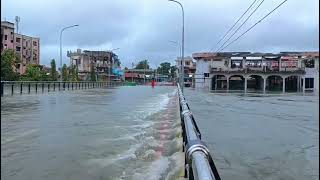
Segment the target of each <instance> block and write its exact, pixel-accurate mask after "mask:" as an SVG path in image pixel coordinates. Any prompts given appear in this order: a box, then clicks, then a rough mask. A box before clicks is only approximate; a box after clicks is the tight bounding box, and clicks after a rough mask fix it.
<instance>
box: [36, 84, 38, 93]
mask: <svg viewBox="0 0 320 180" xmlns="http://www.w3.org/2000/svg"><path fill="white" fill-rule="evenodd" d="M37 92H38V83H37V82H36V93H37Z"/></svg>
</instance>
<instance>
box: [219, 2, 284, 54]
mask: <svg viewBox="0 0 320 180" xmlns="http://www.w3.org/2000/svg"><path fill="white" fill-rule="evenodd" d="M286 1H287V0H284V1H283V2H282V3H280V4H279V5H278V6H277V7H275V8H274V9H273V10H272V11H270V12H269V13H268V14H267V15H265V16H264V17H263V18H261V19H260V20H259V21H257V22H256V23H255V24H254V25H253V26H251V27H250V28H249V29H247V30H246V31H245V32H243V33H242V34H241V35H240V36H238V37H237V38H236V39H234V40H233V41H231V42H230V43H229V44H227V45H226V46H225V47H223V48H222V49H221V51H222V50H224V49H225V48H227V47H228V46H229V45H231V44H232V43H234V42H235V41H237V40H238V39H239V38H241V37H242V36H243V35H245V34H246V33H247V32H249V31H250V30H251V29H253V28H254V27H255V26H256V25H257V24H259V23H260V22H261V21H263V20H264V19H265V18H266V17H268V16H269V15H270V14H271V13H273V12H274V11H275V10H276V9H278V8H279V7H280V6H282V5H283V4H284V3H285V2H286Z"/></svg>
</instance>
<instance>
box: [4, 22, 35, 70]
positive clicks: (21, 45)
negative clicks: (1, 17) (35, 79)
mask: <svg viewBox="0 0 320 180" xmlns="http://www.w3.org/2000/svg"><path fill="white" fill-rule="evenodd" d="M1 38H2V39H1V52H2V51H3V50H5V49H13V50H15V52H16V53H17V54H18V56H19V57H20V61H21V62H20V63H19V64H16V72H17V73H19V74H25V73H26V69H27V66H28V65H29V64H37V65H39V64H40V39H39V38H36V37H31V36H26V35H23V34H18V33H14V23H11V22H8V21H1Z"/></svg>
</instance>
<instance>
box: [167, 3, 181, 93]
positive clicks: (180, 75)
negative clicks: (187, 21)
mask: <svg viewBox="0 0 320 180" xmlns="http://www.w3.org/2000/svg"><path fill="white" fill-rule="evenodd" d="M168 1H171V2H175V3H177V4H179V5H180V7H181V10H182V40H181V46H182V53H181V54H182V57H181V70H182V71H181V72H180V83H181V84H180V87H181V91H182V92H183V88H184V9H183V6H182V4H181V3H180V2H178V1H176V0H168Z"/></svg>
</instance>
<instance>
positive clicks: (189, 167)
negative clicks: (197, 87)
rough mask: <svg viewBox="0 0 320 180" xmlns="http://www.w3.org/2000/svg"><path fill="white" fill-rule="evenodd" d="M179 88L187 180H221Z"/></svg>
mask: <svg viewBox="0 0 320 180" xmlns="http://www.w3.org/2000/svg"><path fill="white" fill-rule="evenodd" d="M177 86H178V93H179V102H180V113H181V125H182V130H183V131H182V136H183V150H184V152H185V175H184V176H185V178H189V179H197V180H198V179H199V180H220V176H219V174H218V171H217V168H216V166H215V164H214V162H213V159H212V157H211V155H210V152H209V150H208V148H207V146H206V145H205V143H204V142H203V141H202V140H201V133H200V131H199V128H198V126H197V123H196V121H195V120H194V117H193V115H192V113H191V111H190V108H189V105H188V103H187V101H186V100H185V98H184V95H183V93H182V91H181V88H180V85H179V84H177Z"/></svg>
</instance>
